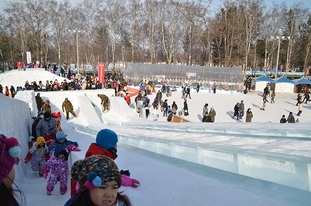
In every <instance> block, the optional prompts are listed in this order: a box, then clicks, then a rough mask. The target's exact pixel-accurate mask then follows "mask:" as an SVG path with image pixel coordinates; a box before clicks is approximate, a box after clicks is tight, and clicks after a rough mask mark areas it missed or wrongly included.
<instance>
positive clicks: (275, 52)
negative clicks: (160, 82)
mask: <svg viewBox="0 0 311 206" xmlns="http://www.w3.org/2000/svg"><path fill="white" fill-rule="evenodd" d="M211 3H212V0H205V1H203V0H197V1H189V0H187V1H186V0H114V1H110V0H83V1H82V2H80V3H78V4H72V3H70V2H69V1H68V0H63V1H60V0H58V1H56V0H17V1H10V2H9V3H7V4H6V5H5V8H4V11H3V12H2V14H1V15H0V51H1V52H0V58H2V61H8V62H17V61H23V62H26V52H27V51H30V52H31V53H32V59H34V61H40V62H44V63H52V62H54V63H57V64H69V63H76V62H77V58H78V59H79V61H80V63H82V64H91V65H97V63H98V62H106V63H116V62H149V63H159V62H161V63H162V62H165V63H167V64H177V63H179V64H186V65H207V66H226V67H228V66H243V68H244V69H245V68H246V69H250V68H251V69H267V70H269V69H274V68H275V67H276V66H278V68H280V69H283V70H289V69H291V68H299V69H300V70H301V71H306V68H308V66H309V65H311V62H310V61H311V60H310V57H311V55H310V47H311V12H310V8H307V7H306V6H305V5H303V4H296V5H293V6H291V7H288V6H287V5H286V4H285V2H284V3H282V4H273V5H272V6H267V5H266V4H265V3H264V2H263V0H234V1H233V0H224V1H223V3H222V4H221V5H220V7H219V8H216V9H212V8H211ZM77 48H78V52H77Z"/></svg>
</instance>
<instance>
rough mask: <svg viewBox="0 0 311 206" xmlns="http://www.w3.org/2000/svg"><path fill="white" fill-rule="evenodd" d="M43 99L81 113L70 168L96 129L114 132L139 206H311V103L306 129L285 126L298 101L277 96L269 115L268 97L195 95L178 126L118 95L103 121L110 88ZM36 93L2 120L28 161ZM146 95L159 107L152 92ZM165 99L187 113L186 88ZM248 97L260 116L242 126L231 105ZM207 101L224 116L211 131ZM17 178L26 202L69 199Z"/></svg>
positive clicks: (303, 122) (72, 130)
mask: <svg viewBox="0 0 311 206" xmlns="http://www.w3.org/2000/svg"><path fill="white" fill-rule="evenodd" d="M54 79H58V81H62V78H61V77H58V76H55V75H53V74H51V73H49V72H46V71H42V70H39V69H36V70H30V71H26V72H24V71H10V72H7V73H4V74H0V83H1V84H2V85H3V86H6V85H8V86H11V85H13V86H15V87H16V86H23V85H24V83H25V81H26V80H28V81H29V82H31V81H37V82H38V81H39V80H42V81H43V82H45V81H46V80H53V81H54ZM40 93H41V96H42V98H43V99H44V100H45V99H49V100H50V101H51V104H52V111H60V112H61V113H62V111H61V104H62V102H63V101H64V99H65V97H68V98H69V100H71V102H72V103H73V106H74V108H75V112H76V113H77V115H78V118H70V119H69V120H66V119H65V118H63V119H62V122H61V123H62V129H63V130H64V132H65V133H66V134H67V135H68V137H67V138H68V139H69V140H73V141H77V142H78V143H79V145H80V148H81V149H82V151H81V152H75V153H72V155H71V156H70V160H69V164H72V162H74V161H75V160H77V159H81V158H83V157H84V154H85V151H86V149H87V148H88V146H89V144H90V143H91V142H94V138H95V135H96V132H97V131H98V130H99V129H102V128H110V129H113V130H115V131H116V132H117V134H118V135H119V143H118V155H119V157H118V158H117V160H116V162H117V164H118V166H119V168H120V169H129V170H130V172H131V176H132V177H133V178H136V179H138V180H139V181H140V182H141V185H140V187H139V188H137V189H133V188H125V187H122V188H121V189H120V190H121V191H124V193H125V194H127V195H128V196H129V197H130V199H131V201H132V203H133V205H135V206H143V205H150V206H153V205H176V206H177V205H202V206H203V205H204V206H205V205H213V206H214V205H216V206H218V205H219V206H226V205H228V206H229V205H230V206H234V205H237V206H238V205H239V206H240V205H255V206H256V205H258V206H259V205H276V206H278V205H279V206H292V205H297V206H300V205H301V206H302V205H309V204H310V202H311V195H310V192H309V191H310V184H311V181H310V180H311V165H310V162H311V161H310V160H311V158H310V157H311V150H310V146H311V142H310V139H309V134H310V129H309V128H310V126H309V125H310V122H311V120H310V117H311V110H310V108H311V106H309V104H310V103H309V104H305V105H304V108H303V113H302V115H301V116H300V117H299V122H300V123H299V124H280V123H279V120H280V118H281V116H282V115H283V114H284V115H286V117H287V115H288V113H289V112H290V111H292V112H293V113H294V114H296V113H297V110H298V108H297V107H296V106H295V104H296V94H276V95H277V96H276V100H275V101H276V103H275V104H271V103H267V105H266V111H262V110H260V109H259V108H260V107H261V106H262V97H261V93H257V92H252V93H250V94H247V95H244V94H240V93H233V92H226V91H217V92H216V94H212V93H209V91H200V92H199V93H196V92H195V90H193V91H192V93H191V94H192V99H188V106H189V113H190V115H189V116H187V117H186V119H188V120H189V121H190V122H189V123H172V122H167V121H166V119H165V118H164V117H162V116H161V115H160V116H161V117H160V120H159V121H157V122H154V121H152V119H151V118H149V119H148V120H146V119H145V118H139V116H138V114H137V113H136V112H135V110H134V109H133V108H132V107H133V105H131V108H130V107H128V106H127V104H126V103H125V101H124V100H123V99H122V98H121V97H111V110H110V111H109V112H108V113H106V114H102V112H101V108H100V99H99V98H98V97H97V94H98V93H105V94H108V95H109V96H112V94H113V91H112V90H106V89H103V90H83V91H59V92H40ZM34 95H35V94H34V93H33V92H21V93H19V94H18V95H17V97H16V99H20V100H22V101H18V100H16V99H10V98H7V97H5V96H2V95H1V96H0V103H1V108H2V109H1V110H0V115H1V116H2V117H4V118H1V120H0V132H1V133H4V134H5V135H7V136H16V137H18V138H19V139H20V141H21V143H22V145H23V148H24V149H23V154H22V159H23V158H24V156H25V155H26V153H27V140H28V136H29V131H30V123H31V118H30V116H29V109H28V107H29V106H30V107H33V106H34V105H33V104H32V100H33V98H34ZM149 97H150V100H151V101H153V99H154V97H155V95H154V94H153V95H150V96H149ZM163 98H164V99H165V98H167V99H168V102H169V104H170V105H171V104H172V102H173V101H176V103H177V105H178V107H179V108H180V109H181V108H182V104H183V99H182V98H181V92H180V91H177V92H173V93H172V96H170V97H163ZM241 100H244V103H245V110H246V109H247V108H251V109H252V111H253V114H254V118H253V122H252V123H245V118H244V119H243V120H235V119H232V116H233V107H234V105H235V104H236V103H237V102H240V101H241ZM25 102H27V104H26V103H25ZM132 102H134V99H132ZM205 103H208V104H209V108H210V107H214V108H215V110H216V112H217V115H216V122H215V123H214V124H210V123H201V118H202V108H203V105H204V104H205ZM93 105H96V106H95V107H94V106H93ZM62 115H63V117H64V113H62ZM295 118H297V117H296V116H295ZM206 165H207V166H210V167H207V166H206ZM217 168H218V169H217ZM220 169H221V170H220ZM17 171H18V173H17V180H16V183H17V185H18V186H19V187H20V188H21V190H22V191H23V193H24V194H25V196H26V205H29V206H30V205H34V204H44V205H63V204H64V203H65V202H66V200H68V199H69V193H67V194H66V195H63V196H61V195H60V193H59V185H56V187H55V189H54V192H53V193H52V195H51V196H47V195H46V190H45V187H46V182H47V180H46V179H43V178H40V177H38V175H37V174H35V173H33V172H32V171H31V169H30V167H29V165H25V164H24V163H21V164H20V165H19V166H17ZM239 174H242V175H239ZM252 177H255V178H252ZM260 179H261V180H260ZM264 180H267V181H264ZM273 182H279V183H281V184H276V183H273ZM286 185H289V186H290V187H288V186H286ZM297 188H298V189H297Z"/></svg>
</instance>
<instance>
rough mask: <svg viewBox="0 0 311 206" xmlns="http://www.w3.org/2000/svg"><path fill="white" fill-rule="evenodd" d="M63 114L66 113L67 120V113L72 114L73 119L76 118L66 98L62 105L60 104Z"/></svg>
mask: <svg viewBox="0 0 311 206" xmlns="http://www.w3.org/2000/svg"><path fill="white" fill-rule="evenodd" d="M62 110H63V112H64V111H66V119H69V113H70V114H72V115H73V116H74V117H77V115H76V113H75V112H74V111H73V106H72V103H71V102H70V101H69V100H68V98H67V97H66V98H65V100H64V102H63V104H62Z"/></svg>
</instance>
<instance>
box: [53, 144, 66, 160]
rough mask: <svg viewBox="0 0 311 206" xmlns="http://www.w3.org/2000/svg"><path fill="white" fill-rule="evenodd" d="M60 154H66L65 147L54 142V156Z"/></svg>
mask: <svg viewBox="0 0 311 206" xmlns="http://www.w3.org/2000/svg"><path fill="white" fill-rule="evenodd" d="M60 154H64V155H65V154H66V149H65V148H64V147H63V146H61V145H60V144H56V146H55V150H54V156H55V157H57V156H58V155H60Z"/></svg>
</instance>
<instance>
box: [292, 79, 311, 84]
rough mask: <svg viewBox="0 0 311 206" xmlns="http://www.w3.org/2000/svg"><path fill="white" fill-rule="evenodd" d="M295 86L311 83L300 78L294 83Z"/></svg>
mask: <svg viewBox="0 0 311 206" xmlns="http://www.w3.org/2000/svg"><path fill="white" fill-rule="evenodd" d="M295 84H296V85H297V84H311V81H310V80H308V79H307V78H305V77H301V78H300V79H297V80H296V81H295Z"/></svg>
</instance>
